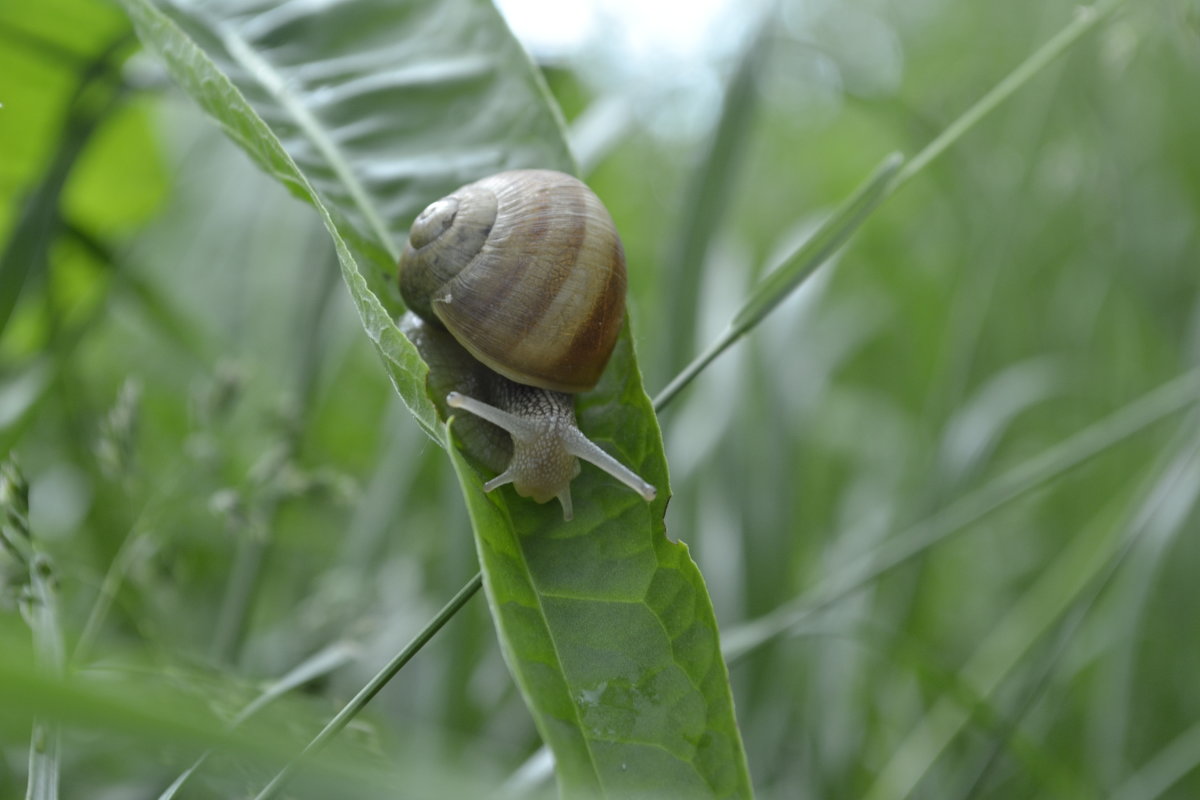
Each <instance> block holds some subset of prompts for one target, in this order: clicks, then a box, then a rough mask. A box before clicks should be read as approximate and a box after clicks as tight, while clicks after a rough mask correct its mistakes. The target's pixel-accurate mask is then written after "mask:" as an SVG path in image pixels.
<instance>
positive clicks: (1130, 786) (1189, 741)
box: [1110, 722, 1200, 800]
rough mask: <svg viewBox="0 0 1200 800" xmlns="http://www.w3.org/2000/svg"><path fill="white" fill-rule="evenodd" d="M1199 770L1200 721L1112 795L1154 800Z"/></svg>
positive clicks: (1123, 799) (1125, 799) (1127, 799)
mask: <svg viewBox="0 0 1200 800" xmlns="http://www.w3.org/2000/svg"><path fill="white" fill-rule="evenodd" d="M1197 767H1200V722H1198V723H1196V724H1195V725H1193V726H1192V727H1190V728H1188V729H1187V730H1185V731H1184V732H1183V733H1181V734H1179V735H1178V736H1176V737H1175V738H1174V739H1172V740H1171V741H1170V742H1169V743H1168V744H1167V745H1166V746H1165V747H1164V748H1163V749H1161V750H1159V751H1158V753H1156V754H1155V755H1154V756H1153V757H1152V758H1151V759H1150V760H1149V761H1147V762H1146V763H1145V764H1144V765H1143V766H1142V768H1141V769H1139V770H1138V771H1137V772H1135V773H1134V774H1132V775H1130V776H1129V777H1128V778H1127V779H1126V780H1125V782H1124V783H1122V784H1121V785H1120V786H1118V787H1117V789H1116V791H1114V792H1113V793H1112V795H1111V796H1110V797H1111V800H1154V798H1156V797H1161V796H1162V795H1164V794H1166V792H1167V791H1168V790H1170V788H1171V787H1172V786H1174V785H1175V784H1176V783H1177V782H1178V781H1179V780H1180V779H1182V778H1183V777H1184V776H1186V775H1187V774H1188V773H1190V772H1191V771H1192V770H1194V769H1196V768H1197Z"/></svg>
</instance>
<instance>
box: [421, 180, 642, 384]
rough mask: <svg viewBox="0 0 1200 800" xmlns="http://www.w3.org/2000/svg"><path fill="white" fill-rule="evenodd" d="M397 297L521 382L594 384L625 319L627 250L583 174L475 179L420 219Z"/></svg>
mask: <svg viewBox="0 0 1200 800" xmlns="http://www.w3.org/2000/svg"><path fill="white" fill-rule="evenodd" d="M400 264H401V269H400V292H401V295H402V296H403V297H404V300H405V302H406V303H408V305H409V307H410V308H411V309H412V310H413V311H415V312H416V313H417V314H418V315H419V316H420V317H422V318H423V319H424V320H426V321H427V322H433V321H435V320H436V321H437V322H439V323H440V324H441V325H443V326H445V328H446V329H447V330H448V331H450V333H451V334H452V335H453V336H454V338H455V339H457V340H458V341H459V342H460V343H461V344H462V345H463V346H464V347H465V348H467V350H468V351H469V352H470V353H471V355H473V356H475V358H476V359H478V360H479V361H481V362H482V363H484V364H486V365H487V366H488V367H490V368H491V369H493V370H495V371H496V372H499V373H500V374H501V375H504V376H505V377H507V378H509V379H510V380H513V381H516V382H518V383H524V384H528V385H530V386H540V387H542V388H543V389H553V390H555V391H559V392H570V393H578V392H585V391H588V390H589V389H592V388H594V387H595V386H596V383H597V382H598V381H599V380H600V375H601V373H603V371H604V366H605V364H607V363H608V358H609V356H610V355H611V354H612V350H613V347H614V346H615V345H616V342H617V335H618V333H620V330H621V321H622V320H623V318H624V316H625V251H624V248H623V247H622V246H621V239H620V236H619V235H618V234H617V231H616V227H615V226H614V224H613V221H612V217H610V216H609V214H608V211H607V209H605V208H604V205H603V204H602V203H601V202H600V199H599V198H598V197H596V195H595V194H594V193H593V192H592V191H591V190H590V189H588V188H587V186H585V185H584V184H583V183H581V182H580V181H579V180H577V179H575V178H573V177H571V176H570V175H565V174H563V173H561V172H553V171H550V170H516V171H512V172H502V173H500V174H498V175H493V176H491V177H488V178H484V179H483V180H480V181H477V182H475V183H472V184H468V185H467V186H464V187H463V188H461V189H459V190H458V191H456V192H454V193H453V194H451V195H449V196H447V197H444V198H442V199H441V200H438V201H436V202H435V203H433V204H431V205H430V206H429V207H428V208H426V209H425V211H423V212H422V213H421V215H420V216H419V217H417V219H416V221H415V222H414V223H413V226H412V229H411V231H410V232H409V241H408V245H407V246H406V247H405V249H404V253H403V255H402V256H401V258H400Z"/></svg>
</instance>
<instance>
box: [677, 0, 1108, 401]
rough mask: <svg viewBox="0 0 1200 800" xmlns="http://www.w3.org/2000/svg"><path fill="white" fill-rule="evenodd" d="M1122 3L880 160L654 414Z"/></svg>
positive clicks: (1062, 35)
mask: <svg viewBox="0 0 1200 800" xmlns="http://www.w3.org/2000/svg"><path fill="white" fill-rule="evenodd" d="M1123 2H1125V0H1101V2H1098V3H1096V4H1095V5H1092V6H1087V7H1083V8H1080V9H1078V12H1077V16H1076V17H1075V19H1074V21H1072V22H1071V23H1070V24H1069V25H1067V26H1066V27H1064V28H1063V29H1062V30H1060V31H1059V32H1058V33H1057V34H1056V35H1055V36H1054V37H1053V38H1051V39H1050V41H1048V42H1046V43H1045V44H1044V45H1042V46H1041V47H1039V48H1038V49H1037V50H1036V51H1034V52H1033V54H1032V55H1030V56H1029V57H1028V58H1026V59H1025V60H1024V61H1022V62H1021V63H1020V64H1019V65H1018V66H1017V67H1016V68H1015V69H1013V71H1012V72H1010V73H1008V75H1006V76H1005V77H1004V78H1003V79H1002V80H1001V81H1000V82H999V83H997V84H996V85H995V86H994V87H992V89H991V91H989V92H988V93H987V94H985V95H984V96H983V97H981V98H980V99H979V101H978V102H976V103H975V104H974V105H972V106H971V107H970V108H969V109H967V110H966V111H965V112H964V113H963V114H962V115H961V116H959V117H958V119H956V120H954V121H953V122H951V123H950V124H949V125H947V126H946V128H945V129H944V130H943V131H942V132H941V133H940V134H938V135H937V136H936V137H935V138H934V139H933V141H931V142H930V143H929V144H927V145H926V146H925V147H924V148H922V150H921V151H920V152H919V153H917V154H916V155H915V156H913V157H912V158H911V159H909V160H908V161H907V162H903V164H902V163H901V162H900V160H899V157H898V156H896V155H890V156H888V157H887V158H886V159H884V161H883V162H882V163H881V164H880V165H879V166H878V167H876V168H875V171H874V172H873V173H872V174H871V176H870V177H869V178H868V179H867V180H866V181H865V182H864V183H863V184H862V186H860V187H859V188H858V190H857V191H855V193H854V194H852V195H851V196H850V197H849V198H847V199H846V200H845V201H844V202H843V203H842V205H841V206H839V207H838V209H837V210H836V211H835V212H834V213H833V214H831V215H830V216H829V217H828V218H827V219H826V220H825V221H824V222H823V223H822V224H821V226H820V227H819V228H817V230H816V232H815V233H814V234H813V235H812V236H811V237H810V238H809V239H808V240H807V241H805V242H804V243H803V244H802V245H800V246H799V247H798V248H797V249H796V250H794V251H793V252H792V254H791V255H789V256H788V257H787V258H786V259H785V260H784V263H783V264H782V265H781V266H780V267H779V268H778V269H775V270H772V271H771V272H770V273H769V274H768V275H767V276H766V277H765V278H764V279H763V280H762V281H761V282H759V284H758V286H756V287H755V289H754V290H753V291H752V292H751V295H750V299H749V300H747V302H746V304H745V305H744V306H743V307H742V308H741V310H740V311H738V313H737V314H735V315H734V317H733V319H732V320H731V321H730V323H729V326H728V327H727V328H726V329H725V331H724V333H722V334H721V335H720V336H719V337H718V338H717V340H716V341H715V342H714V343H713V344H712V345H710V346H709V347H708V348H707V349H706V350H705V351H704V352H703V353H701V354H700V355H699V356H698V357H697V358H696V359H695V360H694V361H692V363H690V364H688V365H687V366H686V367H684V369H683V371H682V372H680V373H679V374H678V375H676V376H675V378H673V379H672V380H671V381H670V382H669V383H668V384H667V385H666V387H665V388H663V390H662V391H661V392H659V393H658V396H656V397H655V398H654V409H655V410H656V411H660V410H662V409H663V408H664V407H665V406H666V405H667V404H668V403H669V402H670V401H671V399H672V398H674V397H675V395H676V394H678V393H679V392H680V391H682V390H683V389H684V387H686V386H687V385H688V384H689V383H691V382H692V380H694V379H695V378H696V376H698V375H699V374H700V373H701V372H703V371H704V368H705V367H707V366H708V365H709V364H710V363H711V362H712V361H713V360H715V359H716V358H717V356H719V355H721V353H723V352H725V350H727V349H728V348H729V347H730V346H731V345H732V344H733V343H734V342H736V341H737V340H738V339H740V338H741V337H742V336H744V335H745V334H747V333H749V332H750V331H751V330H752V329H753V328H754V327H755V326H757V325H758V323H759V322H761V321H762V320H763V319H764V318H765V317H766V316H767V314H768V313H770V312H771V311H772V310H774V308H775V307H776V306H778V305H779V303H781V302H782V301H783V300H784V298H786V297H787V296H788V295H790V294H791V293H792V292H794V291H795V290H796V289H798V288H799V287H800V286H802V285H803V284H804V281H805V280H807V279H808V277H809V276H811V275H812V274H813V272H815V271H816V269H817V267H819V266H821V265H822V264H824V263H825V262H826V261H827V260H828V259H829V257H830V256H832V255H833V254H834V253H836V252H837V250H838V248H840V247H841V246H842V245H843V244H845V243H846V242H847V241H849V239H850V237H851V236H853V235H854V233H855V232H856V231H857V230H858V228H859V227H860V226H861V225H862V224H863V223H864V222H866V221H867V219H868V218H869V217H870V215H871V213H872V212H874V210H875V209H876V208H878V207H879V205H880V204H882V203H883V202H884V201H885V200H887V199H888V198H889V197H891V196H892V195H893V194H895V193H896V191H897V190H899V189H900V187H901V186H903V185H904V184H905V183H907V182H908V181H909V180H911V179H912V178H913V177H915V176H916V175H917V174H919V173H920V172H921V171H922V170H923V169H925V168H926V167H927V166H929V164H931V163H932V162H933V161H934V159H936V158H937V157H938V156H940V155H941V154H942V153H944V152H945V151H946V150H948V149H949V148H950V146H951V145H953V144H954V143H955V142H957V141H958V140H959V139H961V138H962V137H963V136H965V135H966V134H967V132H968V131H970V130H971V129H972V128H973V127H975V125H976V124H978V123H979V121H980V120H982V119H983V118H984V117H986V116H987V115H988V114H989V113H991V112H992V111H994V110H995V109H996V108H997V107H999V105H1000V104H1001V103H1003V102H1004V101H1005V100H1007V99H1008V98H1009V97H1011V96H1012V95H1013V94H1015V93H1016V91H1017V90H1018V89H1020V88H1021V87H1022V86H1024V85H1025V84H1027V83H1028V82H1029V81H1030V80H1032V79H1033V78H1034V77H1035V76H1036V75H1037V74H1038V73H1039V72H1041V71H1042V70H1043V69H1045V68H1046V66H1047V65H1049V64H1050V63H1051V62H1053V61H1054V60H1055V59H1057V58H1058V57H1059V56H1061V55H1063V54H1064V53H1066V52H1067V50H1069V49H1070V48H1071V46H1072V45H1074V44H1075V43H1076V42H1078V41H1079V40H1080V39H1081V38H1083V36H1084V35H1085V34H1087V33H1088V32H1090V31H1091V30H1093V29H1094V28H1096V27H1097V26H1098V25H1099V24H1100V23H1101V22H1102V21H1103V20H1104V19H1105V17H1107V16H1108V15H1109V14H1110V13H1112V11H1114V10H1115V9H1116V8H1117V7H1118V6H1120V5H1121V4H1122V3H1123Z"/></svg>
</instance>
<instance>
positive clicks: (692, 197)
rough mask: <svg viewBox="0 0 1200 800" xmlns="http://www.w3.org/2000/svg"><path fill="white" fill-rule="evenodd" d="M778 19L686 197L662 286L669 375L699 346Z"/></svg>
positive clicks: (764, 27)
mask: <svg viewBox="0 0 1200 800" xmlns="http://www.w3.org/2000/svg"><path fill="white" fill-rule="evenodd" d="M774 19H775V13H774V10H773V9H768V10H767V12H766V13H765V15H764V17H763V22H762V24H761V26H760V28H759V30H758V31H756V32H755V33H754V35H752V36H750V37H748V38H747V40H746V46H745V50H744V51H743V53H742V57H741V60H740V61H739V63H738V66H737V69H736V70H735V71H734V74H733V77H732V79H731V80H730V82H729V87H728V89H727V90H726V92H725V97H724V100H723V102H722V106H721V113H720V117H719V118H718V120H717V128H716V130H715V131H714V132H713V135H712V137H711V138H710V139H709V141H708V150H707V152H706V153H705V154H704V155H703V156H702V158H701V160H700V167H699V169H697V170H696V171H695V172H694V173H693V174H692V179H691V180H690V181H689V185H688V188H687V190H686V192H685V193H684V197H685V198H686V199H687V203H686V206H685V207H684V209H683V212H682V214H681V216H680V220H681V223H682V229H681V230H680V232H679V234H678V235H677V236H676V237H675V238H674V247H673V249H672V251H671V253H670V254H669V257H668V258H667V260H666V262H665V263H664V264H663V268H662V277H661V282H662V285H663V286H666V287H670V288H669V290H670V291H671V293H672V299H671V302H670V303H666V304H664V306H663V312H664V314H665V315H666V319H665V320H662V321H661V330H664V331H670V332H671V335H670V336H664V337H662V339H663V346H664V347H665V348H666V351H667V352H666V353H665V360H663V361H662V362H661V363H663V364H665V365H666V369H668V370H673V369H675V368H676V366H677V365H679V364H681V363H683V359H684V358H685V357H686V355H687V352H688V350H689V349H691V347H692V346H693V343H694V342H695V341H696V314H697V313H698V310H699V307H700V286H701V283H702V281H701V280H700V279H699V276H700V274H701V272H702V270H703V268H704V262H705V261H706V260H707V257H708V251H709V247H710V245H711V243H712V240H713V238H714V235H715V232H716V231H718V230H720V227H721V225H720V223H721V219H722V217H724V215H725V209H726V208H727V206H728V205H729V200H730V198H732V197H733V194H734V192H733V186H734V183H735V181H736V177H737V171H738V167H739V166H740V164H741V160H742V154H743V153H744V152H745V151H746V143H747V142H748V140H749V138H750V137H749V134H750V128H751V125H752V123H753V122H754V111H755V107H756V105H757V103H758V96H759V93H758V91H757V90H756V87H755V81H756V79H757V76H758V73H759V72H760V71H761V65H762V63H763V60H764V59H765V57H766V54H767V51H768V49H769V48H768V43H769V41H770V37H771V36H772V35H773V34H774V25H773V24H772V23H773V21H774Z"/></svg>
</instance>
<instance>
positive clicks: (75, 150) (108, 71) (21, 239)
mask: <svg viewBox="0 0 1200 800" xmlns="http://www.w3.org/2000/svg"><path fill="white" fill-rule="evenodd" d="M132 41H133V38H132V36H131V35H129V34H122V35H121V36H120V37H118V38H117V39H116V40H114V41H113V42H112V43H111V44H110V45H109V46H108V47H106V48H104V50H102V51H101V52H100V53H99V54H98V55H97V56H96V57H95V58H94V59H92V61H91V62H90V63H89V64H88V65H87V66H86V68H84V69H83V71H82V72H81V73H80V76H79V81H78V83H77V85H76V88H75V93H74V96H73V97H72V99H71V101H70V105H69V107H70V113H68V114H67V118H66V121H65V122H64V123H63V129H62V133H61V134H60V136H59V144H58V149H57V150H56V152H55V153H54V156H53V158H52V159H51V161H50V164H49V165H48V166H47V167H46V170H45V172H44V173H43V175H42V178H41V180H40V181H39V182H38V184H37V185H36V186H35V187H34V188H33V189H32V191H30V193H29V197H28V200H27V201H26V202H25V203H23V204H22V209H21V213H20V217H19V219H18V220H17V223H16V226H15V227H14V229H13V232H12V234H11V235H10V236H9V239H8V242H7V243H6V244H5V246H4V249H3V250H2V251H0V334H3V332H4V329H5V328H6V327H7V326H8V322H9V319H10V317H11V316H12V313H13V310H14V309H15V308H16V306H17V301H18V300H19V299H20V297H21V293H22V291H23V290H24V288H25V284H26V282H27V281H28V280H29V278H30V276H31V275H32V274H36V273H37V272H38V271H41V270H43V269H44V268H45V265H46V263H47V262H48V260H49V258H50V247H51V245H52V244H53V242H54V241H55V239H56V238H57V235H58V231H59V228H60V227H61V224H62V219H61V216H60V213H59V201H60V198H61V197H62V193H63V191H64V189H65V188H66V185H67V178H68V177H69V176H70V175H71V171H72V170H73V169H74V167H75V164H76V162H77V161H78V160H79V158H80V156H81V155H82V154H83V151H84V148H85V147H86V145H87V144H88V142H90V141H91V139H92V136H93V135H94V134H95V133H96V132H97V131H98V130H100V128H101V126H102V124H103V123H104V121H105V120H106V119H108V118H109V117H110V116H111V115H112V114H113V112H115V111H116V110H117V109H118V108H119V107H120V105H121V102H122V100H123V99H124V97H125V94H126V93H125V87H124V86H123V85H121V84H119V83H118V84H117V85H115V86H112V87H110V88H108V91H107V94H106V95H103V96H102V99H99V100H98V99H97V97H93V96H92V93H91V92H90V91H89V90H91V89H92V88H93V87H95V86H97V85H104V84H106V83H112V79H113V75H114V74H115V73H116V70H117V69H118V67H119V65H120V62H121V60H122V54H123V52H124V51H125V50H126V49H127V48H128V46H129V45H130V44H131V43H132Z"/></svg>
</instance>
